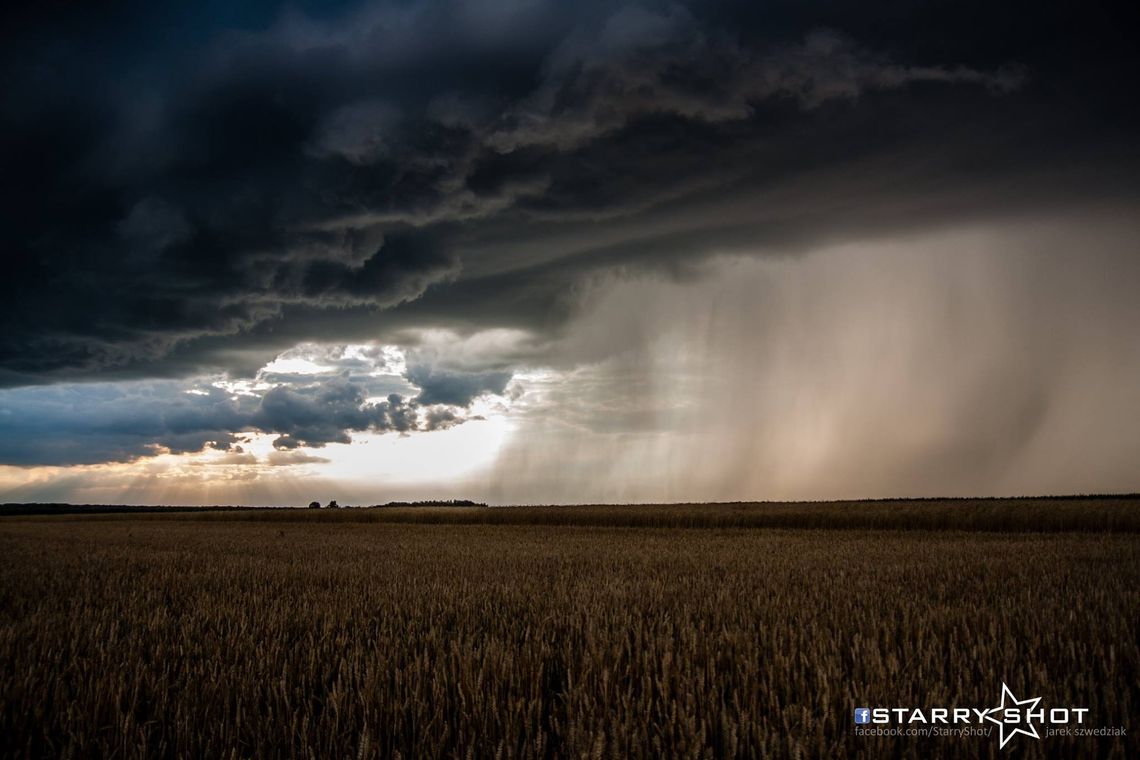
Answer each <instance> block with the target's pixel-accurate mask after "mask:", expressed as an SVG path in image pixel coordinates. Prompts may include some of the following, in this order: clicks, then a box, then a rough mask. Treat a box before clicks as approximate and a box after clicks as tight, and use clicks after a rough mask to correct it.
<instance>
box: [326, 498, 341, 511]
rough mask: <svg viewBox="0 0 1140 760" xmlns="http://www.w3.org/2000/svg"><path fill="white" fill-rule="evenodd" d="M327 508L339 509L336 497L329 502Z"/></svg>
mask: <svg viewBox="0 0 1140 760" xmlns="http://www.w3.org/2000/svg"><path fill="white" fill-rule="evenodd" d="M329 509H340V505H339V504H337V503H336V499H333V500H332V501H330V502H329Z"/></svg>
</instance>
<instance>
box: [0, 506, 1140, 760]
mask: <svg viewBox="0 0 1140 760" xmlns="http://www.w3.org/2000/svg"><path fill="white" fill-rule="evenodd" d="M890 506H891V505H890V504H889V503H888V504H883V505H876V506H875V510H878V511H873V512H867V513H866V515H865V516H864V517H865V519H864V520H863V521H862V522H861V523H860V522H859V521H858V520H853V521H848V522H842V521H840V522H839V528H826V527H819V525H822V524H824V523H819V524H817V521H818V519H819V514H820V513H811V514H808V512H807V511H805V510H808V508H807V507H791V506H790V507H788V508H787V512H786V514H785V516H784V517H781V518H780V520H783V521H784V522H780V523H779V525H772V524H770V522H771V520H770V521H769V523H765V522H764V520H762V519H761V518H760V517H758V516H756V515H757V514H759V513H758V512H757V510H762V509H764V508H763V507H752V508H751V510H752V511H751V512H750V511H749V509H748V508H743V507H740V508H737V512H740V511H741V510H743V512H740V514H738V515H737V516H736V517H735V518H733V519H732V520H730V519H729V518H727V517H724V518H723V519H722V518H721V517H716V518H715V519H713V516H715V515H718V514H728V512H723V513H721V512H716V511H715V509H714V510H713V511H703V512H702V511H701V510H702V508H701V507H699V506H690V507H670V508H646V511H636V508H618V509H615V510H611V511H609V512H606V508H602V507H590V508H576V509H581V510H585V511H579V512H576V513H575V512H557V511H542V510H540V509H537V508H536V509H533V510H530V512H531V513H533V514H539V515H546V516H547V517H546V518H534V519H532V520H530V521H527V520H524V519H523V517H522V516H524V515H525V514H527V512H525V511H523V512H514V513H510V512H509V511H508V510H501V511H500V510H494V509H490V510H484V511H483V512H481V513H480V512H477V511H471V512H463V513H462V514H466V515H469V519H468V518H464V519H459V518H458V517H456V515H457V514H460V513H459V512H455V511H454V510H453V511H447V510H444V511H434V510H426V511H424V510H421V511H420V512H418V513H414V514H413V513H411V512H400V511H394V512H384V511H383V510H368V511H364V510H361V511H360V512H355V513H354V511H353V510H340V511H338V512H324V511H321V512H316V511H314V512H311V513H305V512H303V511H298V512H293V513H284V512H276V513H273V514H269V513H263V514H253V513H250V512H242V513H229V512H217V513H200V514H194V513H190V514H179V515H155V514H144V515H99V516H84V517H67V516H53V517H6V518H0V742H2V753H3V755H4V756H5V757H76V758H78V757H92V756H102V757H112V756H113V757H118V758H141V757H171V758H173V757H179V758H181V757H218V758H230V757H233V758H240V757H280V758H292V757H297V758H350V757H351V758H368V757H377V758H387V757H403V758H432V757H460V758H462V757H472V758H482V757H542V758H553V757H567V758H578V757H599V758H608V757H644V758H657V757H764V756H772V757H785V756H788V757H804V758H810V757H911V756H916V757H931V758H937V757H1003V756H1006V755H1009V756H1014V755H1015V754H1016V756H1018V757H1078V756H1079V757H1098V756H1099V757H1121V758H1123V757H1136V756H1140V741H1138V740H1137V735H1138V734H1137V733H1136V732H1138V731H1140V721H1138V720H1137V718H1138V717H1140V534H1138V533H1137V532H1136V526H1135V517H1134V516H1133V515H1134V513H1135V505H1134V503H1133V504H1131V505H1130V504H1128V503H1125V502H1120V503H1117V502H1105V503H1104V504H1100V505H1097V504H1093V505H1092V506H1088V507H1087V509H1085V510H1084V511H1083V512H1082V511H1081V510H1079V509H1077V508H1075V507H1072V506H1071V505H1069V506H1066V505H1065V504H1064V503H1061V505H1060V506H1059V507H1057V508H1056V510H1058V511H1053V512H1050V510H1051V509H1053V506H1051V505H1050V504H1038V505H1037V506H1036V507H1033V508H1034V509H1037V510H1039V511H1040V512H1042V513H1048V514H1042V515H1039V517H1040V522H1041V525H1043V526H1045V527H1046V528H1048V532H1043V531H1036V530H1031V529H1030V527H1031V523H1030V522H1029V518H1028V517H1026V516H1025V515H1021V513H1019V512H1017V509H1013V510H1012V511H1010V512H1009V514H1012V515H1014V517H1009V518H1008V519H1007V520H1006V522H1005V523H1002V521H1001V520H998V519H997V518H996V517H995V518H994V519H995V525H998V526H1000V527H1002V530H988V531H987V530H984V529H983V528H984V526H982V525H981V524H980V523H979V524H978V525H974V523H972V522H970V521H965V522H964V524H965V525H966V526H967V527H968V528H969V529H968V530H950V529H946V528H945V527H941V526H942V520H941V518H936V517H933V516H932V515H937V514H940V513H939V512H938V510H939V509H942V510H944V509H945V507H944V506H943V507H940V506H938V505H926V506H925V507H924V506H923V505H921V504H919V505H909V506H908V505H895V506H896V507H897V509H896V511H895V512H882V510H884V509H885V510H889V508H890ZM973 508H974V507H971V509H973ZM990 508H992V509H999V507H987V506H985V504H984V503H982V506H980V507H977V509H983V510H984V509H990ZM623 509H624V510H634V511H624V512H623V511H621V510H623ZM654 509H656V510H657V511H656V512H654ZM717 509H722V510H730V509H731V508H729V507H724V508H717ZM796 509H798V510H799V512H798V513H797V512H796ZM923 509H926V511H925V512H923V511H922V510H923ZM1026 509H1029V508H1028V507H1026ZM590 510H593V511H590ZM907 510H911V511H912V512H914V514H912V515H911V516H910V518H909V519H906V518H905V513H906V511H907ZM1065 510H1070V512H1072V513H1071V514H1070V512H1066V511H1065ZM1074 510H1075V511H1074ZM1097 510H1100V511H1097ZM999 511H1000V509H999ZM881 512H882V514H888V513H889V514H894V515H904V517H899V518H897V519H898V521H899V524H895V525H892V524H890V522H889V520H887V518H883V517H881V516H879V517H873V515H880V513H881ZM416 514H418V515H420V517H419V518H417V517H416V516H415V515H416ZM479 514H483V515H488V517H486V518H480V517H478V516H477V515H479ZM492 514H503V515H506V514H513V515H514V517H513V518H511V519H507V518H505V517H491V515H492ZM773 514H777V512H771V513H769V517H771V515H773ZM781 514H783V513H781ZM795 514H801V516H802V515H807V516H806V517H802V519H801V520H800V522H799V523H797V522H796V520H795V519H793V518H794V515H795ZM922 514H925V515H926V517H925V518H922V517H920V516H916V515H922ZM1082 514H1083V515H1085V516H1086V518H1087V519H1086V521H1085V522H1084V523H1082V522H1081V519H1082V517H1081V515H1082ZM369 515H371V516H369ZM377 515H379V516H377ZM384 515H387V517H385V516H384ZM551 515H563V517H562V518H559V519H555V518H553V517H550V516H551ZM566 515H570V516H571V517H569V518H568V517H565V516H566ZM606 515H610V517H606ZM614 515H616V517H615V516H614ZM630 515H633V517H630ZM647 515H656V517H654V519H652V520H651V519H649V517H647ZM686 515H689V517H686ZM750 515H751V516H750ZM979 515H980V516H979ZM1018 515H1020V516H1018ZM1058 515H1060V517H1058ZM1074 515H1075V516H1074ZM984 517H985V514H983V513H978V514H976V515H975V519H977V520H981V519H983V518H984ZM571 518H572V519H571ZM666 518H668V519H666ZM772 519H774V518H772ZM922 519H926V520H928V521H929V524H925V523H922V522H921V520H922ZM544 520H545V521H546V522H544ZM607 520H608V521H611V522H607ZM916 520H917V521H919V522H916ZM494 521H499V522H494ZM670 521H673V522H670ZM686 521H687V522H686ZM702 521H703V522H702ZM734 521H735V522H734ZM750 521H752V522H750ZM674 523H678V524H680V525H681V527H677V526H676V525H674ZM630 525H633V526H634V527H630ZM684 525H689V526H690V527H684ZM695 526H704V527H695ZM971 526H972V527H971ZM1050 526H1052V527H1050ZM896 528H906V529H896ZM1003 683H1006V684H1008V685H1009V686H1010V688H1011V689H1012V690H1013V692H1014V693H1015V694H1017V696H1018V698H1020V699H1025V698H1027V697H1041V698H1042V704H1043V705H1045V706H1049V707H1057V706H1074V707H1082V708H1087V709H1088V713H1087V715H1088V718H1087V720H1086V722H1085V725H1087V726H1089V727H1093V728H1096V727H1102V726H1104V727H1114V726H1119V727H1124V728H1125V729H1126V730H1127V733H1126V735H1124V736H1115V737H1099V738H1093V737H1087V736H1080V737H1077V736H1051V737H1043V738H1041V739H1039V740H1038V739H1034V738H1030V737H1026V736H1016V737H1014V738H1013V739H1012V741H1011V742H1010V744H1009V745H1007V747H1006V748H1005V749H999V741H998V738H997V728H996V727H994V726H992V725H989V727H990V728H993V733H994V735H992V736H956V737H948V736H860V735H856V733H855V730H854V729H855V726H854V724H853V719H852V713H853V710H854V709H855V708H857V707H862V706H872V707H874V706H884V707H894V706H911V707H921V708H929V707H933V706H963V707H978V708H988V707H993V706H995V705H996V704H997V703H998V701H999V699H1000V697H1001V693H1002V691H1001V690H1002V684H1003ZM987 725H988V724H987Z"/></svg>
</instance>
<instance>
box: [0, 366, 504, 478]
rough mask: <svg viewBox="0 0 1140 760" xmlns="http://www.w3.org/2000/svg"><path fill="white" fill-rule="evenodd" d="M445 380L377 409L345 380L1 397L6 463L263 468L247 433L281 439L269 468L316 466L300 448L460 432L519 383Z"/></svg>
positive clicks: (158, 385) (131, 385)
mask: <svg viewBox="0 0 1140 760" xmlns="http://www.w3.org/2000/svg"><path fill="white" fill-rule="evenodd" d="M444 377H446V378H447V381H446V382H443V381H441V380H440V377H439V376H438V375H437V376H432V375H430V373H429V375H428V385H427V386H425V389H424V392H423V393H420V394H419V395H418V396H416V397H415V398H405V397H404V396H401V395H399V394H397V393H392V394H389V395H388V397H387V398H385V399H383V400H370V398H369V395H368V391H367V390H366V386H365V385H362V384H359V383H356V382H353V381H352V380H350V379H349V378H348V377H346V376H343V375H334V376H332V377H321V378H315V379H314V378H311V377H310V378H308V379H307V380H306V381H303V382H296V383H294V384H277V385H274V386H272V387H270V388H268V389H266V390H263V391H255V392H247V393H244V394H234V393H231V392H230V391H228V390H225V389H223V388H219V387H217V386H216V385H212V384H209V383H202V382H199V383H185V382H180V381H132V382H121V383H92V384H81V385H75V384H66V385H52V386H36V387H28V388H21V389H15V390H9V391H6V392H5V393H4V394H3V395H2V396H0V464H9V465H19V466H33V465H72V464H98V463H102V462H123V461H131V460H135V459H138V458H142V457H148V456H155V455H157V454H161V453H166V452H169V453H174V454H183V453H194V452H199V451H202V450H204V449H207V448H213V449H218V450H221V451H225V452H227V453H226V456H225V457H222V458H221V459H214V460H211V461H212V462H214V463H219V464H248V463H251V462H252V461H254V460H252V459H251V456H252V455H250V454H248V453H247V452H245V451H244V450H243V448H242V446H241V445H240V444H241V442H242V440H243V435H244V434H248V433H255V432H256V433H269V434H274V435H276V436H277V438H276V439H274V441H273V447H274V449H275V453H274V454H272V455H271V456H270V459H269V464H271V465H279V466H280V465H291V464H305V463H314V462H319V461H321V460H320V459H318V458H313V455H311V454H308V453H306V452H304V451H300V449H319V448H323V447H324V446H326V445H327V444H330V443H342V444H345V443H351V441H352V434H353V433H360V432H371V433H398V434H408V433H419V432H432V431H437V430H446V429H447V428H450V427H454V426H456V425H460V424H462V423H463V422H465V421H466V420H467V419H468V417H469V412H468V407H469V406H470V405H471V403H472V402H473V401H474V400H475V399H476V398H478V397H479V396H481V395H484V394H487V393H501V392H502V389H503V388H504V387H505V385H506V383H507V382H508V381H509V379H510V376H509V375H506V376H505V377H496V378H494V379H493V380H492V379H488V378H487V377H485V376H482V375H476V376H474V377H473V378H467V379H464V378H463V376H462V374H460V373H451V374H446V375H444ZM433 383H434V385H433ZM449 383H450V384H449ZM429 388H435V390H430V391H429V390H428V389H429ZM424 394H429V395H427V396H426V397H425V395H424Z"/></svg>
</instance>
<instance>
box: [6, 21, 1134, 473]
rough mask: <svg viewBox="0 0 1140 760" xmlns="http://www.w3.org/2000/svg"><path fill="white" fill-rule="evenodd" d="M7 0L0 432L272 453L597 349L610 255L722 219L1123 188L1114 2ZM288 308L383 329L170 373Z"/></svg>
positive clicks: (827, 220)
mask: <svg viewBox="0 0 1140 760" xmlns="http://www.w3.org/2000/svg"><path fill="white" fill-rule="evenodd" d="M888 11H889V12H888ZM5 13H7V14H9V15H8V16H6V17H5V18H4V19H3V21H4V22H5V28H8V29H12V30H16V31H17V32H19V34H17V35H13V37H18V38H19V39H12V40H10V41H9V42H10V44H7V45H5V46H4V50H3V52H0V70H2V71H3V73H4V75H5V95H6V96H5V99H4V103H3V104H2V105H0V124H2V126H3V130H4V135H5V139H4V141H3V143H2V145H0V168H2V172H0V176H2V178H3V179H2V180H0V181H2V182H3V183H4V187H5V192H4V198H3V203H2V204H0V214H2V215H3V216H2V219H0V256H3V267H4V277H3V278H2V279H0V296H2V297H3V300H4V310H3V311H2V316H0V385H3V386H8V387H10V388H12V390H8V391H5V393H4V395H3V396H2V397H0V409H2V410H3V411H4V412H5V413H6V416H2V417H0V429H2V430H3V432H4V443H3V445H2V446H0V461H3V462H11V463H20V464H31V463H47V462H55V463H68V462H95V461H108V460H123V459H130V458H132V457H137V456H145V455H146V454H148V453H151V452H153V451H154V450H155V449H154V446H155V445H160V446H164V447H167V448H169V449H171V450H173V451H192V450H199V449H200V448H201V447H202V446H204V445H208V444H209V443H210V442H213V443H214V444H216V445H218V446H223V447H224V446H227V445H231V444H232V443H233V442H234V440H235V439H234V436H235V435H236V434H238V433H240V432H241V431H243V430H249V429H257V430H262V431H266V432H272V433H274V434H276V435H278V436H279V446H280V447H281V449H282V452H281V454H282V457H284V456H285V454H290V453H291V454H299V453H300V452H296V451H295V448H296V447H298V446H301V445H310V446H319V445H322V444H324V443H327V442H334V441H344V440H347V439H348V438H349V437H350V435H351V433H352V432H354V431H361V430H393V431H410V430H414V429H416V428H417V427H418V428H426V429H432V428H440V427H447V426H450V425H453V424H457V423H458V422H460V421H462V419H464V414H465V411H464V409H465V408H466V407H467V406H468V405H469V404H470V403H471V401H472V399H473V398H475V397H477V396H478V395H480V394H483V393H502V392H504V390H505V389H506V385H507V383H508V382H509V380H510V378H511V377H512V374H513V373H514V372H515V370H516V369H517V368H518V367H521V366H527V365H535V364H544V365H551V366H559V367H563V368H566V367H572V366H574V365H575V364H576V363H580V362H589V361H599V360H602V359H604V358H605V356H606V352H607V350H610V349H612V350H614V351H616V350H618V348H617V347H616V346H617V343H616V342H615V341H614V339H613V337H612V336H611V335H607V334H599V335H594V336H593V337H591V338H590V339H589V340H585V339H583V338H581V336H578V337H575V336H573V335H571V334H570V332H571V331H572V330H573V329H574V325H577V324H580V322H581V317H582V312H583V309H584V308H586V307H588V306H589V305H590V301H589V296H590V294H591V293H593V292H595V291H596V290H597V289H598V288H599V287H602V286H603V285H605V284H606V283H613V282H623V281H626V280H629V279H633V278H636V277H638V276H640V275H642V274H645V273H653V274H654V275H655V276H656V275H660V276H663V277H665V278H671V279H673V280H675V281H690V280H694V279H697V278H699V277H701V276H702V275H703V274H704V273H705V272H707V271H709V268H710V267H711V266H712V263H711V262H714V261H715V257H716V256H718V255H721V254H739V255H748V256H768V257H779V256H799V255H802V254H803V253H805V252H807V251H811V250H813V249H816V248H819V247H821V246H825V245H829V244H833V243H836V242H842V241H850V240H885V239H892V238H897V237H898V236H899V235H903V234H911V233H914V232H916V231H923V230H925V231H930V230H935V231H937V230H942V229H947V228H951V227H954V226H956V225H961V224H967V223H968V224H990V223H998V222H1001V223H1011V222H1016V221H1017V220H1018V219H1027V218H1040V217H1048V216H1051V215H1056V214H1067V215H1071V216H1073V217H1074V218H1081V217H1082V215H1083V214H1085V213H1086V210H1087V209H1090V208H1097V209H1103V208H1114V209H1116V213H1118V214H1121V215H1127V214H1128V213H1129V212H1130V211H1131V210H1134V209H1135V207H1136V202H1137V198H1138V196H1140V188H1138V178H1140V171H1138V168H1140V165H1138V161H1137V159H1138V155H1137V143H1136V141H1135V136H1134V135H1135V124H1136V121H1137V117H1138V116H1140V113H1138V110H1140V109H1138V107H1137V102H1136V99H1135V98H1133V97H1131V96H1129V95H1127V94H1125V93H1122V92H1121V90H1120V88H1119V86H1118V85H1117V84H1116V83H1117V82H1120V81H1131V80H1132V79H1134V78H1135V75H1136V74H1137V73H1140V67H1138V65H1137V57H1136V55H1135V51H1134V41H1133V40H1132V39H1131V36H1130V32H1129V31H1128V30H1129V29H1130V28H1131V25H1130V24H1128V23H1126V22H1127V21H1128V13H1129V12H1127V11H1124V10H1117V9H1109V11H1108V12H1105V13H1101V14H1099V15H1098V14H1093V13H1088V14H1081V13H1072V12H1069V11H1068V10H1066V9H1065V8H1062V7H1061V6H1060V5H1058V6H1056V7H1054V6H1052V5H1049V4H1046V5H1045V6H1043V7H1039V8H1037V9H1035V13H1034V14H1033V16H1032V18H1027V17H1026V16H1025V14H1023V13H1021V12H1018V11H1017V10H1016V9H1008V8H994V7H993V6H992V4H989V3H982V2H980V1H979V2H966V3H964V4H963V3H956V4H947V5H945V6H942V5H939V6H931V5H929V4H922V3H915V4H913V7H912V6H905V7H900V6H899V5H898V4H897V3H893V2H887V0H883V2H870V3H867V2H859V3H856V2H851V3H846V2H839V3H834V2H818V3H817V2H803V3H795V4H785V5H781V4H769V3H766V4H755V3H731V2H730V3H722V4H721V3H718V4H706V3H681V2H676V3H674V2H644V3H618V4H614V3H605V2H584V3H575V4H572V5H571V4H563V3H554V2H545V1H544V0H537V1H536V2H525V3H516V2H510V1H505V2H493V3H477V4H473V3H460V2H449V1H447V0H417V2H411V3H386V2H378V3H349V4H346V5H344V6H340V7H337V8H335V9H330V8H327V7H324V6H314V7H308V6H306V5H305V4H301V5H300V6H296V7H291V8H285V7H277V6H274V5H273V4H272V3H270V4H268V5H267V6H264V7H258V8H254V7H249V8H244V7H243V8H236V9H232V10H228V11H225V12H220V11H218V10H217V9H216V8H214V9H209V8H208V7H207V6H203V7H202V8H198V9H191V10H188V9H186V8H185V7H176V6H174V5H170V6H167V5H164V4H162V3H156V4H146V5H142V4H140V5H137V6H136V5H132V4H129V3H128V4H124V5H121V6H116V7H115V8H109V9H108V8H91V9H73V10H70V11H66V12H63V13H62V16H61V14H59V13H53V12H49V11H41V10H38V9H35V8H20V9H13V10H8V11H5ZM978 18H985V19H986V20H987V22H986V23H985V24H982V25H979V24H978V23H977V19H978ZM170 30H174V31H170ZM1121 271H1125V270H1124V269H1121ZM427 328H446V329H448V330H450V331H453V332H454V333H456V334H459V335H461V336H462V335H470V334H472V333H476V332H478V331H481V330H490V329H496V328H504V329H509V330H513V331H517V332H518V333H519V334H520V335H523V336H525V337H523V338H519V339H518V340H514V341H512V342H510V343H509V345H507V344H504V345H502V346H496V347H495V348H494V350H488V351H484V352H482V353H480V354H479V355H478V356H470V357H462V356H450V355H447V354H446V352H444V353H439V352H438V351H435V349H433V348H432V347H431V346H424V345H423V342H424V338H423V334H424V330H425V329H427ZM302 341H318V342H334V343H344V342H349V341H382V342H388V343H396V344H399V345H402V346H404V347H406V348H407V349H408V351H409V357H410V364H409V368H408V371H407V375H406V377H403V378H391V377H387V378H382V379H379V380H378V379H377V378H376V377H374V376H372V375H370V374H369V372H368V366H363V367H351V366H348V365H347V364H346V365H345V366H344V367H343V369H345V370H347V371H348V372H349V375H348V377H347V378H342V377H340V376H339V375H337V376H336V377H326V378H321V379H320V382H308V381H305V380H304V379H303V378H296V377H288V376H279V377H272V376H265V377H264V378H263V379H265V380H266V381H267V382H270V383H273V384H276V385H277V386H278V387H275V388H274V389H273V390H270V391H268V392H265V393H263V394H260V395H258V396H257V397H256V398H253V399H245V400H240V401H234V400H233V399H231V398H229V397H228V396H227V395H226V394H222V393H221V392H220V391H217V389H211V388H209V387H206V388H205V391H204V392H205V395H201V396H199V395H187V394H185V393H183V392H182V391H184V390H186V389H187V388H192V387H195V386H192V385H189V384H188V383H189V382H190V381H188V380H187V378H194V377H198V376H202V375H207V374H208V375H214V374H225V375H227V376H229V377H231V378H232V377H251V376H253V375H254V374H255V373H257V371H258V370H259V369H260V368H261V367H262V366H263V365H264V364H265V363H266V362H267V361H268V360H269V359H271V358H273V357H274V356H275V355H276V354H278V353H280V352H281V351H284V350H286V349H288V348H291V347H292V346H294V345H295V344H297V343H298V342H302ZM452 348H454V347H452ZM429 349H430V350H429ZM366 365H367V362H366ZM159 378H167V379H159ZM123 379H127V380H131V381H132V382H131V383H129V384H125V385H116V384H110V383H104V382H100V383H98V384H94V385H75V384H73V383H74V382H75V381H92V380H98V381H113V380H123ZM51 383H67V385H60V386H57V387H52V386H51V385H50V384H51ZM34 386H46V387H34ZM415 394H418V397H413V396H414V395H415ZM375 397H385V398H387V400H386V401H380V402H376V403H369V402H367V401H366V399H368V398H375ZM437 405H439V406H437ZM631 415H632V416H633V417H636V415H635V414H632V413H631ZM630 424H631V425H632V424H633V423H632V422H631V423H630ZM281 461H282V462H284V461H286V459H285V458H282V460H281Z"/></svg>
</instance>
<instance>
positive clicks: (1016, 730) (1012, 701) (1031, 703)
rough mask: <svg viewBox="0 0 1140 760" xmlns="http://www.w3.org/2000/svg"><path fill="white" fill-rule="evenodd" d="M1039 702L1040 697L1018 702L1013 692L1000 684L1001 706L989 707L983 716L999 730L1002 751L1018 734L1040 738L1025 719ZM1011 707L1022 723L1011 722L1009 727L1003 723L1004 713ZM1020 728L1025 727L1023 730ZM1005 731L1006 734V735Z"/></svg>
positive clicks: (1003, 683)
mask: <svg viewBox="0 0 1140 760" xmlns="http://www.w3.org/2000/svg"><path fill="white" fill-rule="evenodd" d="M1040 701H1041V697H1034V698H1033V699H1021V700H1019V699H1018V698H1017V697H1015V696H1013V692H1012V691H1010V690H1009V687H1008V686H1006V685H1005V682H1002V685H1001V704H1000V705H998V706H997V707H991V708H990V709H989V710H987V711H986V716H985V717H986V720H988V721H990V722H991V723H996V724H997V725H998V727H999V728H1000V729H1001V748H1003V749H1004V748H1005V745H1006V744H1007V743H1008V742H1009V740H1010V739H1012V738H1013V737H1015V736H1017V735H1018V734H1025V735H1026V736H1031V737H1033V738H1034V739H1040V738H1041V736H1040V734H1038V733H1037V728H1036V727H1034V725H1033V724H1032V723H1030V722H1029V718H1028V717H1027V716H1028V714H1029V713H1030V712H1031V711H1032V710H1034V709H1035V708H1036V707H1037V703H1038V702H1040ZM1013 707H1016V708H1018V711H1019V713H1020V715H1021V718H1022V721H1021V722H1012V723H1013V725H1012V727H1011V726H1010V725H1009V724H1007V723H1006V722H1005V711H1006V710H1008V709H1010V708H1013ZM994 715H1000V716H1001V719H998V718H995V717H994ZM1022 726H1025V727H1024V728H1023V727H1022ZM1007 730H1008V733H1006V731H1007Z"/></svg>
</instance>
